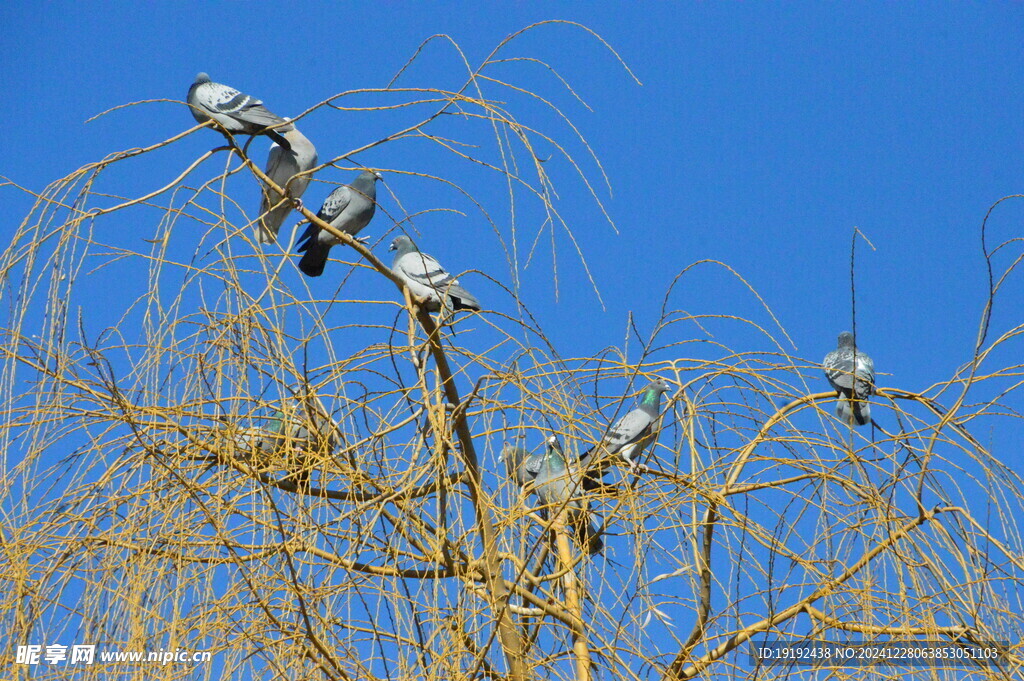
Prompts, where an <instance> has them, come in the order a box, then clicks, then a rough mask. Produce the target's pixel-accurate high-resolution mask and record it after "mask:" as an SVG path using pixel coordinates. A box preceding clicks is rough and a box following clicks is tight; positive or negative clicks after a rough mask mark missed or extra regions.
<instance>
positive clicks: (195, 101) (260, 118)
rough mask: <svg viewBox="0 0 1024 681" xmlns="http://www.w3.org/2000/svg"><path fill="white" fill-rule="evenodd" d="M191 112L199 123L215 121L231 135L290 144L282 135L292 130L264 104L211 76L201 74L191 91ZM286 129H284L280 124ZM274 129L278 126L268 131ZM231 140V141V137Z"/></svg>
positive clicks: (189, 96)
mask: <svg viewBox="0 0 1024 681" xmlns="http://www.w3.org/2000/svg"><path fill="white" fill-rule="evenodd" d="M185 101H186V102H188V105H189V109H191V111H192V116H193V117H194V118H195V119H196V121H198V122H200V123H205V122H206V121H208V120H211V119H212V120H215V121H217V122H218V123H220V124H221V126H223V128H224V129H225V130H227V131H228V132H229V133H232V134H243V135H267V136H268V137H269V138H270V139H272V140H274V141H275V142H277V143H278V144H280V145H281V146H282V147H285V148H288V146H289V145H290V143H289V142H288V140H286V139H285V138H284V137H283V136H282V135H284V133H286V132H288V131H290V130H292V129H293V127H294V126H292V125H291V124H290V123H288V121H286V120H285V119H284V118H281V117H280V116H278V115H277V114H273V113H271V112H270V111H269V110H268V109H267V107H265V106H263V102H262V101H260V100H258V99H256V98H255V97H251V96H249V95H247V94H245V93H243V92H239V91H238V90H236V89H235V88H233V87H229V86H227V85H223V84H221V83H214V82H213V81H212V80H210V76H208V75H207V74H205V73H200V74H199V75H197V76H196V80H195V82H194V83H192V87H190V88H189V89H188V97H187V98H186V100H185ZM282 123H283V124H284V125H281V124H282ZM273 126H279V127H276V128H274V129H273V130H268V128H271V127H273ZM228 139H230V137H228Z"/></svg>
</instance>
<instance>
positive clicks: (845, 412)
mask: <svg viewBox="0 0 1024 681" xmlns="http://www.w3.org/2000/svg"><path fill="white" fill-rule="evenodd" d="M836 417H837V418H838V419H839V420H840V421H842V422H843V423H845V424H848V425H852V426H866V425H868V424H869V423H871V405H869V404H868V403H867V402H861V401H860V400H851V399H847V398H845V397H841V398H840V399H839V402H837V403H836Z"/></svg>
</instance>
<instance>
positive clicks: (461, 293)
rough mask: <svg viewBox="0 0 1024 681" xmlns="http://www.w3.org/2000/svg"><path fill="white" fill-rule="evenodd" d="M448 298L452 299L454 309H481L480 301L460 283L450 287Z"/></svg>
mask: <svg viewBox="0 0 1024 681" xmlns="http://www.w3.org/2000/svg"><path fill="white" fill-rule="evenodd" d="M447 293H448V300H449V301H451V305H452V309H453V310H476V311H477V312H479V311H480V301H479V300H477V299H476V298H474V297H473V294H471V293H470V292H469V291H467V290H466V289H464V288H462V287H461V286H459V285H458V284H452V285H450V286H449V287H448V291H447Z"/></svg>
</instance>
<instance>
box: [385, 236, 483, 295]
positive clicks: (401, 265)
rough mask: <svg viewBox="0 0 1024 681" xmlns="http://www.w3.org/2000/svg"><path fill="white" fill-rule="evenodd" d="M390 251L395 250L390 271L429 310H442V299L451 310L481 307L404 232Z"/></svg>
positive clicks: (457, 281) (394, 242) (393, 242)
mask: <svg viewBox="0 0 1024 681" xmlns="http://www.w3.org/2000/svg"><path fill="white" fill-rule="evenodd" d="M388 250H391V251H398V253H397V254H396V255H395V260H394V262H392V263H391V271H392V272H394V273H395V275H396V276H398V277H399V278H400V279H401V280H402V281H403V282H405V285H406V286H407V287H408V288H409V293H411V294H412V295H413V297H414V298H419V299H426V301H427V302H426V309H427V311H428V312H437V311H438V310H440V309H441V306H442V301H443V305H444V307H446V308H450V309H452V310H477V311H479V310H480V301H478V300H477V299H476V298H474V297H473V295H472V294H470V292H469V291H467V290H466V289H464V288H462V287H461V286H459V280H458V279H456V278H455V277H453V276H452V275H451V274H449V273H448V272H447V271H446V270H445V269H444V267H442V266H441V263H439V262H438V261H437V260H435V259H434V258H433V257H432V256H429V255H427V254H426V253H421V252H420V249H418V248H416V244H415V243H413V240H412V239H410V238H409V237H407V236H405V235H404V234H403V235H401V236H398V237H395V240H394V241H392V242H391V247H390V248H389V249H388Z"/></svg>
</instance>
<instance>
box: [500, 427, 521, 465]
mask: <svg viewBox="0 0 1024 681" xmlns="http://www.w3.org/2000/svg"><path fill="white" fill-rule="evenodd" d="M515 437H516V440H519V441H520V442H522V441H523V440H525V439H526V435H525V434H524V433H520V434H519V435H516V436H515ZM515 448H516V444H515V443H514V442H508V441H506V442H505V444H504V445H502V447H501V451H500V452H498V462H499V463H500V462H502V461H504V460H505V457H506V456H509V455H511V453H512V450H513V449H515Z"/></svg>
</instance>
